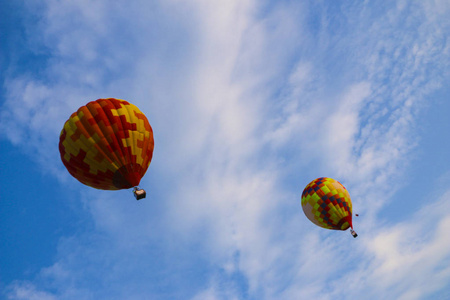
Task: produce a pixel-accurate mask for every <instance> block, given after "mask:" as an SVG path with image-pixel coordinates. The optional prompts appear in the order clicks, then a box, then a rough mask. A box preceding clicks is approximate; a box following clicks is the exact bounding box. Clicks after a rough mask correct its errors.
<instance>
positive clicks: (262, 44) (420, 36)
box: [1, 1, 449, 299]
mask: <svg viewBox="0 0 450 300" xmlns="http://www.w3.org/2000/svg"><path fill="white" fill-rule="evenodd" d="M124 3H125V2H122V1H119V2H116V3H115V4H114V5H106V2H105V1H95V2H92V1H83V2H76V1H71V2H57V1H48V2H47V6H45V7H44V8H43V18H44V19H43V21H42V23H40V24H39V26H40V27H39V31H37V32H36V33H37V34H38V35H40V38H42V39H43V40H44V44H45V46H46V47H47V48H49V49H51V50H50V53H51V55H52V58H51V59H49V60H48V61H47V63H48V68H47V69H46V71H45V76H44V77H43V78H41V79H38V78H33V77H31V75H30V76H21V77H18V78H10V79H9V80H8V81H7V89H8V97H9V98H8V100H7V102H6V103H5V105H4V107H3V109H2V121H1V122H2V123H1V124H2V125H1V126H2V128H6V126H7V125H6V124H15V125H17V126H12V128H11V129H10V131H6V136H7V137H8V138H9V139H10V141H12V142H13V143H15V144H16V145H19V146H22V145H23V147H26V146H25V143H26V141H27V142H28V144H29V147H31V148H32V149H35V151H36V152H37V153H38V156H41V159H40V160H41V163H42V164H43V165H45V166H46V168H49V166H48V162H49V161H52V162H53V164H54V166H52V165H50V167H51V168H54V169H57V170H59V171H61V169H62V168H61V166H58V165H57V163H56V162H55V161H57V160H55V159H54V157H57V156H58V155H57V153H55V152H56V149H57V147H56V145H57V138H58V135H59V130H60V127H59V125H58V126H57V125H56V124H62V123H63V122H64V120H65V118H67V117H68V115H69V114H70V113H71V112H72V111H74V110H75V109H77V108H78V106H80V105H83V104H84V103H85V102H87V101H90V100H94V99H96V98H99V97H105V96H106V97H109V96H116V97H118V98H125V99H128V100H130V101H132V102H134V103H136V104H137V105H138V106H139V107H140V108H141V110H143V111H144V112H145V113H146V114H147V116H148V117H149V119H150V123H151V124H152V126H153V129H154V131H155V156H154V161H153V162H152V165H151V167H150V169H149V174H148V175H147V176H146V178H145V179H144V181H143V184H144V185H148V186H149V187H150V189H149V196H150V197H149V198H150V199H148V200H149V201H147V202H144V203H140V202H138V204H136V203H134V202H133V203H134V204H133V205H130V203H129V202H125V201H124V199H125V198H131V195H128V194H129V193H125V192H124V193H121V192H119V193H107V192H98V191H89V192H86V193H84V194H82V198H83V199H84V200H83V201H85V202H84V203H85V208H86V210H87V211H89V212H90V214H91V216H92V221H93V228H92V229H93V231H92V232H85V233H83V234H80V235H76V236H74V237H71V238H66V239H62V240H61V242H60V246H59V247H60V248H59V255H58V257H57V259H56V261H55V264H54V265H52V266H50V267H48V268H45V269H43V270H42V272H41V273H40V274H39V275H38V279H37V280H36V283H35V285H30V284H29V283H18V284H17V285H14V286H15V287H14V289H15V291H16V292H14V293H16V294H14V293H12V294H10V295H15V296H11V297H12V298H14V297H16V298H17V299H20V298H18V297H19V296H18V295H19V293H18V292H17V291H20V290H24V291H26V292H27V293H29V295H31V294H32V293H33V294H35V295H43V296H42V297H44V296H45V297H49V299H52V298H51V297H53V296H51V295H50V294H47V292H44V290H50V289H51V290H52V291H55V295H57V296H58V297H59V298H63V299H77V298H78V299H79V298H80V297H81V298H85V299H95V298H97V299H98V298H105V297H108V298H109V299H114V298H117V299H120V297H122V298H123V297H125V295H126V296H127V298H128V299H145V297H148V295H150V294H151V295H153V297H155V298H156V299H158V298H171V297H172V298H173V297H177V296H180V295H183V294H184V296H185V297H184V298H188V297H193V299H232V298H236V299H241V298H245V297H248V298H258V299H274V298H280V295H281V296H282V297H281V298H287V299H292V298H298V297H310V298H316V299H331V298H333V299H334V298H335V297H338V298H345V295H346V294H345V293H346V291H347V290H348V287H349V286H350V287H351V288H352V289H351V290H352V291H353V292H351V294H352V295H353V294H354V295H360V293H361V294H362V293H363V292H364V291H365V289H366V288H367V289H369V290H371V291H372V293H373V295H375V296H374V298H376V294H375V293H376V291H377V288H379V287H380V286H382V287H383V288H386V289H389V290H391V291H393V292H394V293H395V294H396V295H397V296H398V297H411V298H414V297H416V298H420V297H422V296H423V295H426V294H431V293H433V292H434V291H439V290H442V289H443V288H444V287H445V286H444V285H445V280H447V279H448V270H447V269H445V268H443V269H439V268H440V267H439V264H438V261H437V260H436V259H435V258H433V259H429V258H428V257H436V258H441V259H443V260H448V253H449V249H448V247H446V246H445V245H446V244H445V243H444V242H445V239H439V237H438V235H436V236H433V235H432V236H431V238H430V239H425V240H422V239H421V238H420V236H419V235H418V233H417V232H420V230H419V227H418V226H417V225H414V224H415V223H414V222H417V223H418V224H420V222H422V218H420V217H417V219H415V220H414V222H405V223H401V224H394V225H392V226H391V227H392V228H391V230H390V231H386V232H385V231H384V229H381V230H380V229H377V227H376V226H375V224H378V223H377V221H379V219H377V218H378V216H377V214H378V213H379V212H382V209H383V205H384V204H385V203H386V202H388V201H390V199H389V197H390V194H389V193H393V192H395V190H394V189H391V191H389V190H388V189H387V188H386V184H387V182H395V183H397V182H399V180H398V179H396V177H397V176H399V174H402V172H404V171H405V168H404V166H405V164H406V163H408V162H409V159H410V158H409V156H408V154H409V153H410V151H411V149H413V146H414V145H415V144H416V143H417V140H416V139H415V137H414V136H413V135H412V131H411V128H412V126H413V125H414V124H415V122H417V120H416V111H417V110H418V109H420V107H421V106H420V105H421V103H422V102H423V101H425V100H424V97H425V96H426V95H427V94H428V93H429V92H431V91H433V90H434V89H436V88H438V87H439V85H440V84H442V81H443V76H444V75H443V73H442V72H443V71H442V70H443V69H445V67H446V66H448V65H449V61H448V58H446V57H445V55H444V54H445V52H444V53H440V51H439V49H441V48H439V47H440V46H439V44H440V43H442V42H443V40H444V39H445V37H444V36H445V34H444V33H445V32H444V31H441V32H434V31H433V29H434V28H435V27H436V26H437V25H436V22H437V21H436V20H432V19H430V20H429V21H428V23H426V24H425V25H417V23H415V22H414V18H419V20H423V19H424V16H423V15H422V14H421V13H420V11H419V10H418V9H417V8H416V7H414V6H408V5H406V4H404V5H400V6H399V7H398V9H397V8H395V7H387V8H386V14H383V13H382V14H379V15H378V14H377V13H376V12H372V11H370V7H365V6H364V5H367V4H364V5H363V4H358V5H356V6H355V7H345V8H346V9H348V10H346V11H345V13H344V14H339V13H338V12H336V11H335V12H329V11H328V10H327V9H326V8H324V7H321V10H320V12H321V14H320V15H316V16H315V17H317V18H318V19H319V20H320V22H318V24H316V25H311V24H310V23H309V22H312V20H311V19H310V16H309V15H310V14H313V13H314V12H313V11H311V10H310V9H311V7H312V6H311V7H308V6H307V5H302V6H298V5H297V4H273V6H274V8H273V9H272V10H270V11H267V12H264V11H263V9H262V8H260V7H259V5H260V4H258V3H256V2H253V1H244V2H243V1H221V2H217V3H212V2H208V1H191V2H182V1H170V2H164V3H156V2H155V3H152V4H148V3H144V2H142V3H137V4H136V3H133V4H127V5H124ZM92 5H94V6H95V8H96V9H97V10H98V13H96V14H93V13H92V12H93V11H94V10H93V7H92ZM360 5H363V6H364V7H361V6H360ZM328 14H330V15H328ZM113 16H114V17H113ZM404 16H406V19H405V18H403V17H404ZM338 17H340V18H343V19H342V20H340V21H337V18H338ZM345 17H347V19H345ZM334 22H342V23H343V24H341V27H339V28H340V29H341V30H342V31H337V32H335V31H333V29H332V28H333V26H335V25H336V24H334ZM355 22H356V23H357V24H358V26H354V25H355ZM408 22H409V23H408ZM404 24H407V25H404ZM408 24H410V25H408ZM416 29H417V33H416ZM313 31H316V33H317V36H318V38H317V40H315V33H313ZM441 47H443V46H442V45H441ZM312 48H314V49H312ZM311 49H312V50H311ZM327 72H328V73H327ZM429 74H432V78H433V79H432V80H430V79H429V76H428V75H429ZM5 120H6V121H5ZM43 120H49V122H43ZM8 126H10V125H8ZM61 126H62V125H61ZM27 147H28V146H27ZM38 161H39V159H38ZM44 162H45V163H44ZM55 173H57V171H55ZM324 173H326V174H324ZM323 175H326V176H331V177H337V178H342V180H343V181H344V183H345V184H346V185H347V187H350V188H351V191H352V192H351V194H352V196H353V197H354V199H356V200H355V206H356V207H358V210H360V211H363V212H366V214H367V217H365V218H364V219H362V220H361V221H360V227H361V230H362V232H361V233H363V234H361V236H360V238H359V239H357V240H353V239H352V238H351V237H350V235H349V234H348V233H341V232H337V233H335V234H329V233H327V232H323V231H316V230H315V228H314V227H313V226H312V225H310V224H309V223H308V222H307V221H305V220H304V218H303V215H302V212H301V208H300V204H299V197H300V193H301V188H302V186H301V185H302V184H303V181H305V182H304V183H305V184H306V183H307V181H309V180H311V179H313V178H315V177H318V176H323ZM76 184H78V183H76ZM293 186H295V187H293ZM378 199H381V200H378ZM441 205H442V204H441ZM369 208H372V211H370V210H369ZM445 209H448V207H446V208H445ZM445 209H442V213H443V212H444V211H445ZM437 218H438V219H439V222H437V223H434V222H432V221H430V220H432V219H427V220H428V222H429V223H424V224H423V228H433V229H434V230H436V231H437V232H438V233H440V234H441V236H442V233H441V231H445V230H447V229H448V226H449V221H448V214H447V215H439V216H437ZM358 221H359V220H358ZM313 228H314V229H313ZM382 228H383V227H382ZM412 228H414V229H412ZM374 235H375V236H376V238H374V239H373V240H370V239H369V238H368V237H370V236H374ZM355 241H356V243H355ZM412 241H415V242H416V243H415V247H412V248H409V247H411V245H413V244H411V242H412ZM349 251H353V252H352V253H355V254H354V256H355V257H357V258H358V259H359V260H360V261H359V262H355V261H353V257H352V255H351V254H349V253H350V252H349ZM98 253H101V255H98ZM400 262H402V263H401V264H400ZM415 268H417V269H420V270H421V271H422V272H423V274H425V275H423V276H422V275H420V276H418V277H413V276H411V279H410V281H407V282H409V283H410V284H417V287H418V288H417V289H411V288H409V285H407V284H404V283H402V279H404V277H405V276H406V274H409V273H410V272H411V270H414V269H415ZM368 270H369V271H368ZM392 270H394V271H392ZM395 270H398V271H395ZM436 271H437V272H438V274H439V275H438V280H436V282H430V281H427V280H425V279H427V278H431V277H432V276H431V274H432V273H433V272H436ZM196 272H198V273H202V272H203V273H204V274H206V275H204V274H197V273H196ZM368 272H369V273H368ZM191 274H193V275H191ZM343 274H348V276H346V275H343ZM425 276H427V277H425ZM205 278H207V279H208V280H205ZM211 278H212V279H211ZM355 278H357V279H355ZM388 279H389V280H388ZM39 280H40V281H39ZM420 280H424V284H426V286H425V285H422V283H420V282H419V281H420ZM372 281H373V282H376V283H377V284H379V286H376V285H374V284H373V283H372ZM173 282H175V283H173ZM341 282H344V284H341ZM391 282H397V284H395V286H394V285H393V284H392V283H391ZM111 283H114V286H113V287H110V284H111ZM118 283H120V285H119V284H118ZM92 284H95V285H96V287H95V288H92ZM171 284H172V285H171ZM358 284H359V285H358ZM37 285H40V286H39V287H40V288H39V289H37V288H36V286H37ZM174 285H177V288H178V290H177V291H173V286H174ZM419 288H420V289H419ZM39 290H42V291H39ZM406 293H411V294H409V295H408V294H406ZM243 295H245V297H244V296H243ZM30 297H31V296H30ZM55 297H56V296H55Z"/></svg>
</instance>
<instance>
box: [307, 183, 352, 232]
mask: <svg viewBox="0 0 450 300" xmlns="http://www.w3.org/2000/svg"><path fill="white" fill-rule="evenodd" d="M302 208H303V212H304V213H305V215H306V217H308V219H309V220H310V221H311V222H313V223H314V224H316V225H317V226H320V227H323V228H326V229H334V230H347V229H348V228H350V232H351V234H352V235H353V237H357V236H358V235H357V234H356V232H355V231H354V230H353V225H352V201H351V200H350V194H349V193H348V191H347V189H346V188H345V187H344V186H343V185H342V184H341V183H340V182H338V181H337V180H334V179H332V178H328V177H320V178H317V179H314V180H313V181H311V182H310V183H309V184H308V185H307V186H306V187H305V189H304V190H303V193H302Z"/></svg>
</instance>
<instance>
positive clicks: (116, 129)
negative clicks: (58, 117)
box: [59, 98, 154, 190]
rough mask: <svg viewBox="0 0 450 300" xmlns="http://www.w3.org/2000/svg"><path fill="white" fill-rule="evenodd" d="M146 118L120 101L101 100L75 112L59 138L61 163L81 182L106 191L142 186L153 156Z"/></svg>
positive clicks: (131, 106) (128, 104)
mask: <svg viewBox="0 0 450 300" xmlns="http://www.w3.org/2000/svg"><path fill="white" fill-rule="evenodd" d="M153 147H154V141H153V131H152V127H151V126H150V124H149V122H148V120H147V118H146V117H145V115H144V114H143V113H142V112H141V111H140V110H139V109H138V108H137V107H136V106H134V105H133V104H131V103H129V102H127V101H125V100H120V99H114V98H109V99H98V100H96V101H92V102H89V103H88V104H86V105H85V106H82V107H80V108H79V109H78V111H77V112H75V113H73V114H72V115H71V116H70V118H69V119H68V120H67V121H66V123H65V124H64V128H63V129H62V131H61V135H60V139H59V152H60V154H61V160H62V162H63V163H64V166H65V167H66V168H67V170H68V171H69V173H70V174H71V175H72V176H73V177H75V178H76V179H77V180H79V181H80V182H81V183H83V184H86V185H88V186H90V187H93V188H97V189H102V190H120V189H128V188H131V187H134V186H137V185H139V182H140V181H141V178H142V177H143V176H144V174H145V172H146V171H147V169H148V167H149V165H150V162H151V160H152V155H153Z"/></svg>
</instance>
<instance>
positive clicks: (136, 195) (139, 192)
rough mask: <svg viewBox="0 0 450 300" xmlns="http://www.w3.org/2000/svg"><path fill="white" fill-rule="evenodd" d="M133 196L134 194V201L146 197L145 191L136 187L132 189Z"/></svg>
mask: <svg viewBox="0 0 450 300" xmlns="http://www.w3.org/2000/svg"><path fill="white" fill-rule="evenodd" d="M133 194H134V198H136V200H141V199H144V198H145V196H146V195H147V193H146V192H145V190H143V189H140V188H138V187H134V188H133Z"/></svg>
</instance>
